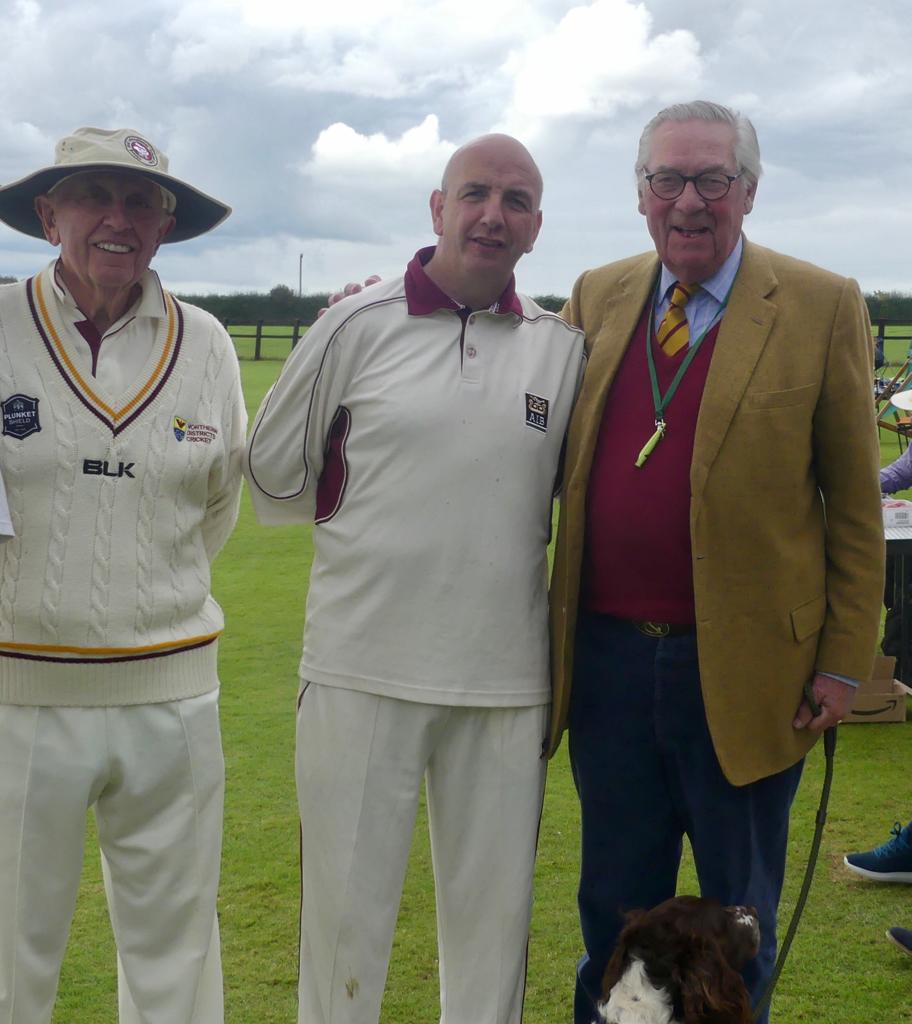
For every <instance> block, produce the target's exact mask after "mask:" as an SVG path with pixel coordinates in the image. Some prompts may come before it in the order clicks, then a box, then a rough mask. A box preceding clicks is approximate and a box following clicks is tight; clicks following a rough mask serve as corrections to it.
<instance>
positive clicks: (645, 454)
mask: <svg viewBox="0 0 912 1024" xmlns="http://www.w3.org/2000/svg"><path fill="white" fill-rule="evenodd" d="M729 295H731V288H729V290H728V294H727V295H726V296H725V299H724V301H723V302H722V305H721V306H720V307H719V312H718V313H716V315H715V316H714V317H713V319H712V321H711V322H710V324H709V326H708V327H707V328H706V330H704V331H703V333H702V334H701V335H700V337H699V338H697V340H696V341H695V342H694V343H693V344H692V345H691V346H690V347H689V348H688V350H687V355H686V356H685V357H684V359H683V360H682V362H681V365H680V366H679V367H678V372H677V373H676V374H675V375H674V379H673V380H672V382H671V383H670V384H669V385H668V389H667V390H666V392H665V394H664V395H663V394H662V393H661V391H659V375H658V374H657V373H656V365H655V355H654V354H653V351H652V343H653V340H654V339H655V296H653V300H652V305H651V306H650V309H649V330H648V331H647V332H646V362H647V363H648V364H649V380H650V383H651V384H652V405H653V408H654V409H655V433H654V434H653V435H652V437H650V438H649V440H648V441H647V442H646V444H644V445H643V447H642V448H641V449H640V454H639V455H638V456H637V459H636V462H635V463H634V465H635V466H636V467H637V469H640V468H642V466H643V464H644V463H645V462H646V460H647V459H648V458H649V456H650V455H651V454H652V450H653V448H655V446H656V445H657V444H658V443H659V441H661V440H662V438H663V437H664V436H665V430H666V424H665V409H666V408H667V406H668V403H669V402H670V401H671V400H672V398H674V395H675V392H676V391H677V390H678V385H679V384H680V383H681V380H682V378H683V377H684V374H685V373H686V372H687V368H688V367H689V366H690V364H691V363H692V362H693V361H694V358H695V356H696V354H697V352H699V350H700V346H701V345H702V344H703V339H704V338H705V337H706V335H707V334H709V332H710V331H711V330H712V329H713V328H714V327H715V326H716V324H717V323H718V322H719V320H721V319H722V314H723V313H724V312H725V307H726V306H727V305H728V296H729Z"/></svg>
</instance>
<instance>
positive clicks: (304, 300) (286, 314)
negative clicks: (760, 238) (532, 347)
mask: <svg viewBox="0 0 912 1024" xmlns="http://www.w3.org/2000/svg"><path fill="white" fill-rule="evenodd" d="M15 280H16V278H15V277H4V276H3V275H0V284H11V283H12V282H13V281H15ZM178 298H181V299H184V300H185V301H186V302H192V303H193V304H194V305H195V306H201V307H202V308H203V309H207V310H208V311H209V312H210V313H211V314H212V315H213V316H215V317H218V319H219V320H221V321H222V322H223V323H224V322H225V321H228V322H229V323H233V324H255V323H256V322H257V321H258V320H262V321H264V322H266V323H269V322H274V321H288V320H300V321H301V322H302V323H304V324H312V323H313V322H314V320H316V318H317V311H318V310H320V309H322V308H323V306H325V305H326V304H327V302H328V301H329V295H328V293H326V292H314V293H311V294H309V295H298V294H297V293H296V292H295V291H294V290H293V289H291V288H289V287H288V285H284V284H277V285H276V286H275V288H273V289H272V290H271V291H269V292H235V293H233V294H229V295H216V294H210V295H179V296H178ZM535 301H536V302H537V303H538V304H539V305H540V306H542V307H543V308H544V309H548V310H550V311H551V312H552V313H559V312H560V311H561V309H562V308H563V305H564V303H565V302H566V301H567V300H566V299H565V298H564V297H563V296H562V295H536V296H535ZM865 302H867V304H868V312H869V313H870V315H871V319H872V320H902V321H904V322H905V323H907V324H912V292H900V291H876V292H870V293H868V294H866V295H865Z"/></svg>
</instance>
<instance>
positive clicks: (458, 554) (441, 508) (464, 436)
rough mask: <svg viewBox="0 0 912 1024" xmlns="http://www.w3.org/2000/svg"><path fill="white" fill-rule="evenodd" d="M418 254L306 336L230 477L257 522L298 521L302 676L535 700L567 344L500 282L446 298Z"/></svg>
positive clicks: (460, 698) (499, 702)
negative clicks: (484, 293) (308, 561)
mask: <svg viewBox="0 0 912 1024" xmlns="http://www.w3.org/2000/svg"><path fill="white" fill-rule="evenodd" d="M432 253H433V250H432V249H427V250H422V251H421V252H420V253H419V254H418V255H417V256H416V257H415V259H413V260H412V262H411V263H410V264H409V266H408V270H407V272H406V274H405V276H404V277H400V278H397V279H395V280H391V281H387V282H383V283H381V284H378V285H373V286H371V287H370V288H367V289H365V290H364V291H363V292H361V293H360V294H358V295H354V296H351V297H349V298H348V299H345V300H344V301H342V302H339V303H338V304H336V305H335V306H332V307H331V308H330V309H329V311H328V312H327V313H326V314H324V316H323V317H322V318H321V319H320V320H319V321H317V323H316V324H315V325H314V326H313V327H312V328H311V329H310V330H309V331H308V333H307V335H306V336H305V337H304V338H303V339H302V341H301V342H300V343H299V344H298V345H297V347H296V348H295V350H294V352H293V353H292V355H291V356H290V358H289V359H288V361H287V363H286V364H285V368H284V370H283V371H282V374H281V376H280V377H279V380H278V382H277V383H276V385H275V386H274V388H273V389H272V391H271V392H270V393H269V394H268V395H267V396H266V398H265V399H264V401H263V404H262V406H261V408H260V411H259V413H258V415H257V419H256V423H255V425H254V428H253V432H252V434H251V437H250V441H249V443H248V451H247V456H246V460H245V474H246V476H247V478H248V481H249V483H250V485H251V491H252V494H253V501H254V506H255V508H256V511H257V515H258V517H259V519H260V520H261V521H262V522H263V523H299V522H307V521H310V520H313V521H314V523H315V526H314V532H313V537H314V562H313V568H312V571H311V577H310V591H309V594H308V600H307V617H306V625H305V630H304V651H303V655H302V658H301V664H300V672H301V678H302V679H304V680H310V681H313V682H318V683H321V684H324V685H329V686H341V687H345V688H349V689H355V690H362V691H366V692H369V693H375V694H380V695H385V696H390V697H395V698H400V699H405V700H414V701H420V702H427V703H436V704H449V705H463V706H480V707H488V706H490V707H510V706H515V707H522V706H532V705H535V704H541V703H546V702H547V701H548V700H549V699H550V688H549V681H548V635H547V561H546V546H547V543H548V538H549V534H550V527H551V508H552V496H553V493H554V488H555V481H556V478H557V474H558V468H559V461H560V454H561V447H562V443H563V440H564V434H565V432H566V428H567V423H568V420H569V416H570V410H571V406H572V403H573V399H574V396H575V394H576V390H577V387H578V383H579V380H580V377H581V374H582V368H583V362H584V358H585V357H584V353H583V336H582V334H581V333H580V332H579V331H578V330H576V329H575V328H572V327H570V326H569V325H568V324H566V323H565V322H564V321H563V320H561V319H560V318H559V317H557V316H555V315H553V314H551V313H548V312H546V311H545V310H543V309H541V308H540V307H539V306H537V305H536V304H535V303H534V302H533V301H532V300H531V299H528V298H526V297H525V296H521V295H518V294H516V293H515V291H514V290H513V285H512V282H511V284H510V286H509V287H508V289H507V290H506V291H505V292H504V294H503V295H502V296H501V298H500V300H499V301H498V302H497V303H495V304H494V306H492V307H491V308H490V309H489V310H484V311H478V312H470V311H468V310H466V309H460V308H459V307H458V305H457V304H456V303H455V302H453V301H452V300H451V299H449V298H448V297H447V296H446V295H444V294H443V293H442V292H441V291H440V290H439V289H438V288H437V287H436V285H434V283H433V282H432V281H431V280H430V279H429V278H428V277H427V276H426V274H425V273H424V271H423V269H422V266H423V263H426V262H427V260H428V259H429V258H430V256H431V255H432Z"/></svg>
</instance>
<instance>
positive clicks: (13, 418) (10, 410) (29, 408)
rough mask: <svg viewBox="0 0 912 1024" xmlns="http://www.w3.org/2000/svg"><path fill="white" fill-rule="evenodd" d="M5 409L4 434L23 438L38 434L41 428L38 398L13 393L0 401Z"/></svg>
mask: <svg viewBox="0 0 912 1024" xmlns="http://www.w3.org/2000/svg"><path fill="white" fill-rule="evenodd" d="M0 409H2V410H3V434H4V436H6V437H17V438H19V440H20V441H21V440H22V438H24V437H28V436H29V435H30V434H37V433H38V431H39V430H41V423H40V421H39V420H38V399H37V398H29V397H28V395H13V396H12V398H7V399H6V401H5V402H0Z"/></svg>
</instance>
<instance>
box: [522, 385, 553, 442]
mask: <svg viewBox="0 0 912 1024" xmlns="http://www.w3.org/2000/svg"><path fill="white" fill-rule="evenodd" d="M526 426H527V427H533V428H534V429H535V430H540V431H541V432H542V433H545V432H546V431H547V429H548V399H547V398H542V397H541V396H539V395H530V394H529V392H528V391H527V392H526Z"/></svg>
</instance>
